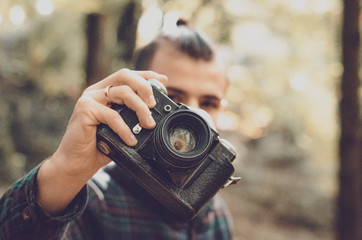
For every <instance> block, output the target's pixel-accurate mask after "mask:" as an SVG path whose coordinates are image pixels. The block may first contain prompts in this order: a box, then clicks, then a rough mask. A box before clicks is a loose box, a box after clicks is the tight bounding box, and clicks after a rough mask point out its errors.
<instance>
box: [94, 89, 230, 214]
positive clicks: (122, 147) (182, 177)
mask: <svg viewBox="0 0 362 240" xmlns="http://www.w3.org/2000/svg"><path fill="white" fill-rule="evenodd" d="M151 85H152V88H153V93H154V97H155V100H156V106H155V108H153V109H151V112H152V117H153V118H154V120H155V122H156V127H155V128H154V129H143V128H141V127H140V125H139V121H138V118H137V116H136V114H135V112H134V111H133V110H131V109H129V108H127V107H126V106H124V105H117V104H113V105H112V108H113V109H114V110H115V111H117V112H118V113H119V114H120V115H121V116H122V118H123V120H124V121H125V122H126V124H127V125H128V126H129V127H130V129H131V130H132V131H133V133H134V134H135V136H136V138H137V140H138V143H137V145H136V146H134V147H130V146H128V145H126V144H125V143H124V142H123V141H122V139H121V138H120V137H119V136H118V135H117V134H116V133H115V132H113V130H112V129H111V128H109V127H108V126H107V125H105V124H100V125H98V127H97V146H98V148H99V149H100V150H101V151H102V152H103V153H104V154H105V155H107V156H108V157H109V158H111V159H112V160H113V161H114V162H115V163H116V164H118V165H119V166H121V167H122V168H123V169H124V171H125V172H127V174H128V175H129V176H130V177H131V178H133V179H134V180H135V182H136V183H137V184H138V185H139V186H141V187H142V188H143V189H144V190H145V191H147V192H148V193H149V194H150V195H151V196H152V197H153V198H155V199H156V200H157V201H158V202H160V203H161V204H162V205H163V206H164V207H166V208H167V209H168V210H169V211H171V212H172V213H174V215H176V216H177V217H179V218H181V219H191V218H193V217H195V216H196V215H197V214H198V212H199V211H200V209H201V208H202V207H203V206H204V205H205V204H206V203H207V202H208V201H209V200H210V199H211V198H212V197H213V196H214V195H215V194H216V193H217V192H218V191H219V190H220V189H221V188H222V187H223V186H224V185H225V184H226V183H227V182H228V180H229V179H230V177H231V175H232V173H233V172H234V167H233V166H232V163H231V162H232V161H233V160H234V159H235V157H236V154H235V151H234V150H233V148H232V146H230V145H229V143H228V142H226V141H225V140H222V139H219V135H218V133H217V132H216V130H215V129H213V127H210V125H209V124H208V121H207V120H205V118H204V117H202V116H201V115H200V114H198V113H196V112H195V111H194V110H191V109H190V108H189V107H187V106H186V105H183V104H176V103H175V102H173V101H172V100H171V99H170V98H168V97H167V95H166V90H165V89H163V88H164V87H163V88H162V87H160V85H159V84H151ZM161 85H162V84H161ZM162 86H163V85H162ZM229 183H230V182H229Z"/></svg>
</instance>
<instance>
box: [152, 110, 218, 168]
mask: <svg viewBox="0 0 362 240" xmlns="http://www.w3.org/2000/svg"><path fill="white" fill-rule="evenodd" d="M154 143H155V145H154V150H155V153H156V160H157V161H160V164H162V165H163V166H165V167H166V168H167V169H169V170H174V171H178V170H181V169H185V168H191V167H194V166H195V165H197V164H199V163H200V161H202V159H203V157H204V155H205V153H207V152H208V149H209V148H210V145H211V143H212V139H211V129H210V127H209V125H208V123H207V122H206V121H205V120H204V119H203V118H202V117H201V116H200V115H198V114H197V113H195V112H193V111H191V110H189V109H180V110H177V111H175V112H173V113H171V114H170V115H169V116H167V117H166V118H165V119H163V120H162V121H161V122H160V123H159V124H158V126H157V127H156V129H155V135H154Z"/></svg>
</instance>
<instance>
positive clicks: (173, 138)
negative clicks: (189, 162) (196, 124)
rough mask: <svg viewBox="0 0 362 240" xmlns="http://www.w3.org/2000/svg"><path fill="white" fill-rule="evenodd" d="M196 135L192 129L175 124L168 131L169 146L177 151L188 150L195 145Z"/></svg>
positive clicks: (183, 151)
mask: <svg viewBox="0 0 362 240" xmlns="http://www.w3.org/2000/svg"><path fill="white" fill-rule="evenodd" d="M195 139H196V136H195V133H194V131H192V129H189V128H187V127H183V126H175V127H173V128H172V129H171V132H170V143H171V146H172V147H173V148H174V149H175V150H176V151H178V152H181V153H185V152H190V151H191V150H193V149H194V148H195V146H196V140H195Z"/></svg>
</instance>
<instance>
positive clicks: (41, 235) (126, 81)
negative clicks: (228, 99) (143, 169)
mask: <svg viewBox="0 0 362 240" xmlns="http://www.w3.org/2000/svg"><path fill="white" fill-rule="evenodd" d="M178 25H180V26H179V27H178V30H177V31H176V32H175V33H172V34H161V35H160V36H158V37H157V38H156V39H155V40H154V41H153V42H151V43H150V44H149V45H148V46H146V47H145V48H143V50H141V51H140V53H139V55H138V60H137V61H136V69H138V70H139V71H131V70H128V69H122V70H120V71H118V72H116V73H114V74H112V75H111V76H109V77H107V78H105V79H103V80H102V81H100V82H98V83H96V84H94V85H92V86H90V87H88V88H87V89H86V90H85V91H84V93H83V94H82V96H81V97H80V99H79V100H78V101H77V103H76V105H75V108H74V112H73V114H72V116H71V118H70V121H69V124H68V127H67V129H66V132H65V134H64V137H63V139H62V141H61V143H60V145H59V147H58V149H57V150H56V152H55V153H54V154H53V155H52V156H51V157H50V158H49V159H47V160H46V161H44V162H43V163H42V164H41V165H40V166H39V167H37V168H35V169H34V170H32V171H31V172H30V173H29V174H28V175H27V176H26V177H24V178H23V179H21V180H19V181H18V182H17V183H15V184H14V185H13V186H12V187H11V188H10V189H9V190H8V191H7V192H6V193H5V195H4V196H3V197H2V199H1V202H0V203H1V209H0V210H1V212H0V224H1V225H0V239H47V240H49V239H63V238H64V239H231V230H230V225H231V220H230V217H229V214H228V210H227V208H226V206H225V204H224V202H223V201H222V200H221V199H220V197H219V196H218V195H217V196H216V197H214V198H213V199H212V200H211V201H210V202H209V203H208V204H207V205H206V206H205V207H204V208H203V209H202V210H201V212H200V214H199V215H198V216H196V217H195V218H194V219H192V220H190V221H181V220H178V219H177V218H175V217H174V216H172V215H171V214H169V213H167V212H166V211H164V209H163V208H162V207H160V206H159V205H158V204H157V203H156V202H154V200H153V199H151V198H149V197H148V196H147V195H146V194H144V193H143V191H142V190H139V189H138V188H137V186H135V184H134V183H133V180H132V179H129V178H127V177H125V175H124V174H122V173H123V172H122V171H123V170H122V169H121V168H120V167H118V166H116V165H115V164H110V162H111V160H110V159H109V158H107V157H106V156H105V155H103V154H102V153H101V152H100V151H99V150H98V149H97V147H96V127H97V125H98V124H100V123H105V124H107V125H109V126H110V127H111V128H112V129H113V130H114V131H115V132H116V133H117V134H118V135H119V136H120V137H121V138H122V139H123V140H124V142H125V143H126V144H128V145H130V146H134V145H136V143H137V140H136V138H135V137H134V135H133V133H132V132H131V130H130V129H129V128H128V126H127V125H126V124H125V123H124V121H123V119H122V118H121V117H120V116H119V114H118V113H117V112H115V111H114V110H112V109H111V108H110V107H109V104H110V103H118V104H125V105H126V106H127V107H128V108H131V109H132V110H134V111H135V112H136V114H137V116H138V118H139V121H140V124H141V126H142V127H144V128H154V127H155V121H154V120H153V118H152V116H151V114H150V111H149V109H150V108H153V107H154V106H155V104H156V102H155V99H154V97H153V93H152V89H151V86H150V84H149V82H148V81H147V80H148V79H151V78H153V79H157V80H159V81H161V82H162V83H164V84H165V85H166V87H167V89H168V93H169V96H170V97H171V98H172V99H173V100H174V101H176V102H183V103H184V104H186V105H189V106H192V107H197V108H201V109H204V110H206V111H207V112H208V113H209V114H210V115H211V117H212V119H213V120H214V121H215V122H216V119H217V116H218V114H219V113H220V112H221V111H222V108H223V106H222V104H221V101H222V99H223V96H224V92H225V89H226V85H227V81H226V77H225V72H224V70H225V69H224V66H223V64H222V61H221V60H220V57H219V56H218V55H217V54H216V52H215V50H214V48H213V46H212V45H211V44H210V43H209V42H208V41H207V40H206V39H205V38H203V37H202V36H201V35H200V34H199V33H198V32H196V31H194V30H192V29H190V28H188V27H187V26H185V22H184V21H179V22H178ZM141 70H147V71H141ZM149 70H152V71H149ZM166 76H167V77H166ZM87 197H88V201H87Z"/></svg>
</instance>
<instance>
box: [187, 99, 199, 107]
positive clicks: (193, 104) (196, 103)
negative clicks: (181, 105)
mask: <svg viewBox="0 0 362 240" xmlns="http://www.w3.org/2000/svg"><path fill="white" fill-rule="evenodd" d="M185 104H186V105H187V106H190V107H194V108H200V104H199V101H198V100H197V99H193V98H192V99H187V103H185Z"/></svg>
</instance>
